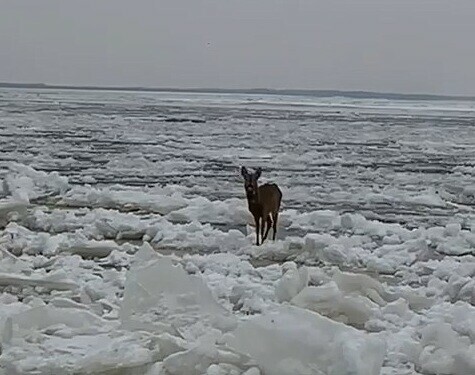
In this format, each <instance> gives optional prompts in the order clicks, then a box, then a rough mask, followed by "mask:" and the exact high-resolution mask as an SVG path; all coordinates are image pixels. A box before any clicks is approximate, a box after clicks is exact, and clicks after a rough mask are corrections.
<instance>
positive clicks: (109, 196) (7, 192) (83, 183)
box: [0, 91, 475, 375]
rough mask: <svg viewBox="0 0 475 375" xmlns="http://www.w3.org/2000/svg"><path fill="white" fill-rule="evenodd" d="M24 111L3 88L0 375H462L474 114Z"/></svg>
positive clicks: (469, 305) (384, 107) (206, 100)
mask: <svg viewBox="0 0 475 375" xmlns="http://www.w3.org/2000/svg"><path fill="white" fill-rule="evenodd" d="M39 95H40V96H41V97H43V99H44V102H42V104H41V106H44V105H46V106H47V108H48V110H47V111H44V110H43V109H42V108H43V107H38V106H39V104H38V102H37V101H36V100H38V99H37V96H36V92H30V91H21V92H18V97H17V98H16V99H15V100H13V99H11V97H10V96H9V93H8V91H0V99H1V100H2V101H5V102H7V103H9V105H10V106H13V107H15V106H17V107H18V108H17V109H18V111H16V112H9V110H8V107H0V113H1V114H2V116H3V117H2V120H0V127H2V132H0V145H3V146H5V152H4V153H3V154H2V155H1V156H0V179H1V181H0V343H1V354H0V373H5V374H51V373H65V374H67V373H77V374H85V373H127V374H149V375H152V374H162V375H170V374H178V375H179V374H197V375H202V374H207V375H216V374H220V375H221V374H222V375H225V374H226V375H230V374H236V375H239V374H246V375H264V374H327V375H329V374H382V375H402V374H414V373H424V374H456V375H465V374H472V373H475V361H474V360H473V358H474V354H475V307H474V305H475V280H474V277H475V260H474V257H473V255H474V254H475V213H474V211H473V204H474V203H475V201H474V198H475V195H474V193H473V192H474V187H473V181H472V180H473V170H474V167H473V160H472V159H473V157H472V155H473V144H474V143H473V141H474V138H473V132H470V126H471V125H470V121H472V120H471V117H470V115H469V114H468V113H472V112H473V106H472V104H467V103H457V104H455V103H452V104H450V103H449V104H447V103H444V104H442V103H439V104H440V105H439V104H434V103H432V104H431V103H425V104H424V105H422V104H421V103H380V102H378V101H374V102H372V101H368V102H361V103H359V102H358V101H355V102H354V103H348V102H345V99H335V101H328V102H326V99H325V100H324V99H321V102H319V103H314V102H306V101H307V100H309V99H302V102H299V103H294V102H292V101H289V98H280V99H276V98H261V99H256V98H250V99H252V100H247V99H246V98H241V97H240V96H238V97H233V96H227V97H219V96H218V97H215V96H213V95H211V94H210V95H204V96H193V95H192V94H189V95H188V94H183V95H181V94H180V95H178V94H173V95H172V94H170V95H171V97H168V96H167V95H168V94H143V93H134V94H131V93H93V92H82V93H79V92H78V93H76V92H67V91H65V92H54V91H51V92H48V93H46V92H40V93H39ZM185 99H186V100H185ZM248 99H249V98H248ZM294 99H295V98H293V99H292V100H294ZM166 100H169V102H166ZM53 101H60V102H61V109H57V104H54V106H53V105H49V104H48V103H50V102H53ZM141 101H143V103H155V104H156V103H159V106H158V107H156V109H155V110H156V111H159V112H160V113H159V115H156V114H155V113H152V112H150V113H149V112H146V110H145V109H144V108H143V107H142V104H143V103H142V102H141ZM304 102H305V103H304ZM79 103H80V104H79ZM98 103H101V105H102V106H101V108H102V109H98V107H97V106H96V104H98ZM170 103H171V104H170ZM124 105H127V106H128V107H127V108H128V109H130V111H126V112H121V111H123V108H122V106H124ZM82 106H86V107H87V108H88V109H87V111H86V112H87V113H85V112H84V111H85V110H84V109H81V108H82ZM431 106H432V107H431ZM467 106H468V107H467ZM448 107H450V108H448ZM157 108H160V109H157ZM335 108H339V111H341V112H338V113H337V112H335ZM350 108H351V109H350ZM355 108H358V112H359V114H358V116H356V115H355V114H354V113H352V111H354V109H355ZM436 108H437V109H436ZM444 108H445V109H444ZM448 109H450V110H449V111H448ZM155 110H154V111H155ZM147 111H148V109H147ZM17 112H18V113H17ZM65 113H70V114H74V117H68V116H65V115H64V114H65ZM110 113H113V114H114V115H111V114H110ZM73 118H74V120H73ZM160 119H162V120H163V121H162V120H160ZM270 119H272V121H271V120H270ZM317 120H318V121H317ZM174 121H175V122H174ZM132 123H133V124H134V130H135V131H134V132H130V131H129V130H128V126H129V124H132ZM389 124H390V125H389ZM434 124H436V125H434ZM445 127H447V129H448V130H447V129H445ZM472 130H473V129H472ZM24 132H26V133H28V134H30V135H34V136H31V137H28V138H22V137H21V135H22V134H25V133H24ZM210 134H211V135H210ZM275 134H279V139H283V140H284V141H283V142H284V143H280V141H277V140H276V138H275ZM49 137H53V138H54V141H53V142H51V141H50V138H49ZM25 139H26V140H25ZM157 140H158V141H157ZM12 142H13V143H16V144H17V145H18V147H20V146H19V145H20V144H22V143H20V142H26V143H28V147H30V148H29V150H31V152H30V151H28V152H22V153H20V152H17V151H15V149H14V148H11V147H7V146H8V145H9V144H10V143H12ZM22 147H23V144H22ZM22 149H26V147H23V148H22ZM12 160H15V161H14V162H12ZM242 163H245V164H246V165H249V167H254V166H258V165H263V166H264V171H263V182H264V181H269V180H273V181H275V182H278V184H279V186H281V187H282V190H283V192H284V198H285V199H284V204H283V209H282V212H281V214H280V221H279V229H278V238H277V241H275V242H273V241H268V242H266V243H265V244H264V245H262V246H259V247H256V246H255V245H254V244H253V243H254V241H253V239H254V235H255V228H254V226H253V225H254V223H253V220H252V217H251V216H250V214H249V212H248V209H247V205H246V201H245V197H244V194H243V188H242V181H241V180H240V178H239V173H238V166H239V165H240V164H242ZM2 371H3V372H2Z"/></svg>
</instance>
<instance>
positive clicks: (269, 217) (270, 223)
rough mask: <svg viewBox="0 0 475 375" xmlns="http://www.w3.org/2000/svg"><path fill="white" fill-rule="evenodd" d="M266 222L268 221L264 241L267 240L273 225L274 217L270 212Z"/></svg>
mask: <svg viewBox="0 0 475 375" xmlns="http://www.w3.org/2000/svg"><path fill="white" fill-rule="evenodd" d="M266 223H267V228H266V233H265V234H264V237H263V239H262V242H264V241H265V240H266V238H267V235H268V234H269V230H270V227H271V226H272V218H271V216H270V214H269V215H267V219H266Z"/></svg>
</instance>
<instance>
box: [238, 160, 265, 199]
mask: <svg viewBox="0 0 475 375" xmlns="http://www.w3.org/2000/svg"><path fill="white" fill-rule="evenodd" d="M261 173H262V169H261V168H257V169H256V170H255V172H254V173H249V172H248V171H247V169H246V167H241V175H242V177H244V189H245V190H246V195H247V196H248V197H256V196H257V180H258V179H259V177H261Z"/></svg>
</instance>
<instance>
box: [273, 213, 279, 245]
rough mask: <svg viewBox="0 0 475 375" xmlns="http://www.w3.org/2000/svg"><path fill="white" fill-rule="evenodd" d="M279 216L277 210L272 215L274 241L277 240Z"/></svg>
mask: <svg viewBox="0 0 475 375" xmlns="http://www.w3.org/2000/svg"><path fill="white" fill-rule="evenodd" d="M278 218H279V212H276V213H274V214H273V215H272V229H273V232H274V233H272V241H275V236H276V234H277V220H278Z"/></svg>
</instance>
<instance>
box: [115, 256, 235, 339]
mask: <svg viewBox="0 0 475 375" xmlns="http://www.w3.org/2000/svg"><path fill="white" fill-rule="evenodd" d="M149 251H150V249H148V251H147V248H146V247H144V248H143V249H141V251H140V252H138V253H137V255H139V256H141V257H143V256H145V258H147V257H149V256H150V255H151V254H150V252H149ZM156 257H157V259H156V260H155V261H148V262H146V263H141V262H137V263H135V264H134V266H133V267H132V268H131V269H130V270H129V272H128V274H127V278H126V282H125V291H124V299H123V301H122V305H121V309H120V318H121V321H122V324H123V325H124V327H126V328H128V329H136V328H140V329H146V330H152V331H157V330H158V331H162V332H169V333H174V334H176V332H175V330H178V332H180V334H181V335H182V336H184V337H185V338H187V339H188V340H195V339H197V338H198V337H200V336H202V335H204V334H205V333H207V332H209V331H210V328H212V327H214V328H218V329H220V330H223V331H227V330H230V329H232V328H234V327H235V319H234V318H233V317H232V316H231V315H230V314H229V313H228V312H227V310H225V309H224V308H223V307H222V306H221V305H219V304H218V302H217V301H216V300H215V299H214V297H213V295H212V294H211V291H210V290H209V289H208V287H207V286H206V284H205V283H204V282H203V280H202V278H201V277H200V276H197V275H188V274H187V273H186V271H185V270H184V269H183V268H182V266H181V265H176V266H175V265H173V263H172V260H171V258H169V257H159V256H158V255H157V256H156Z"/></svg>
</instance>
